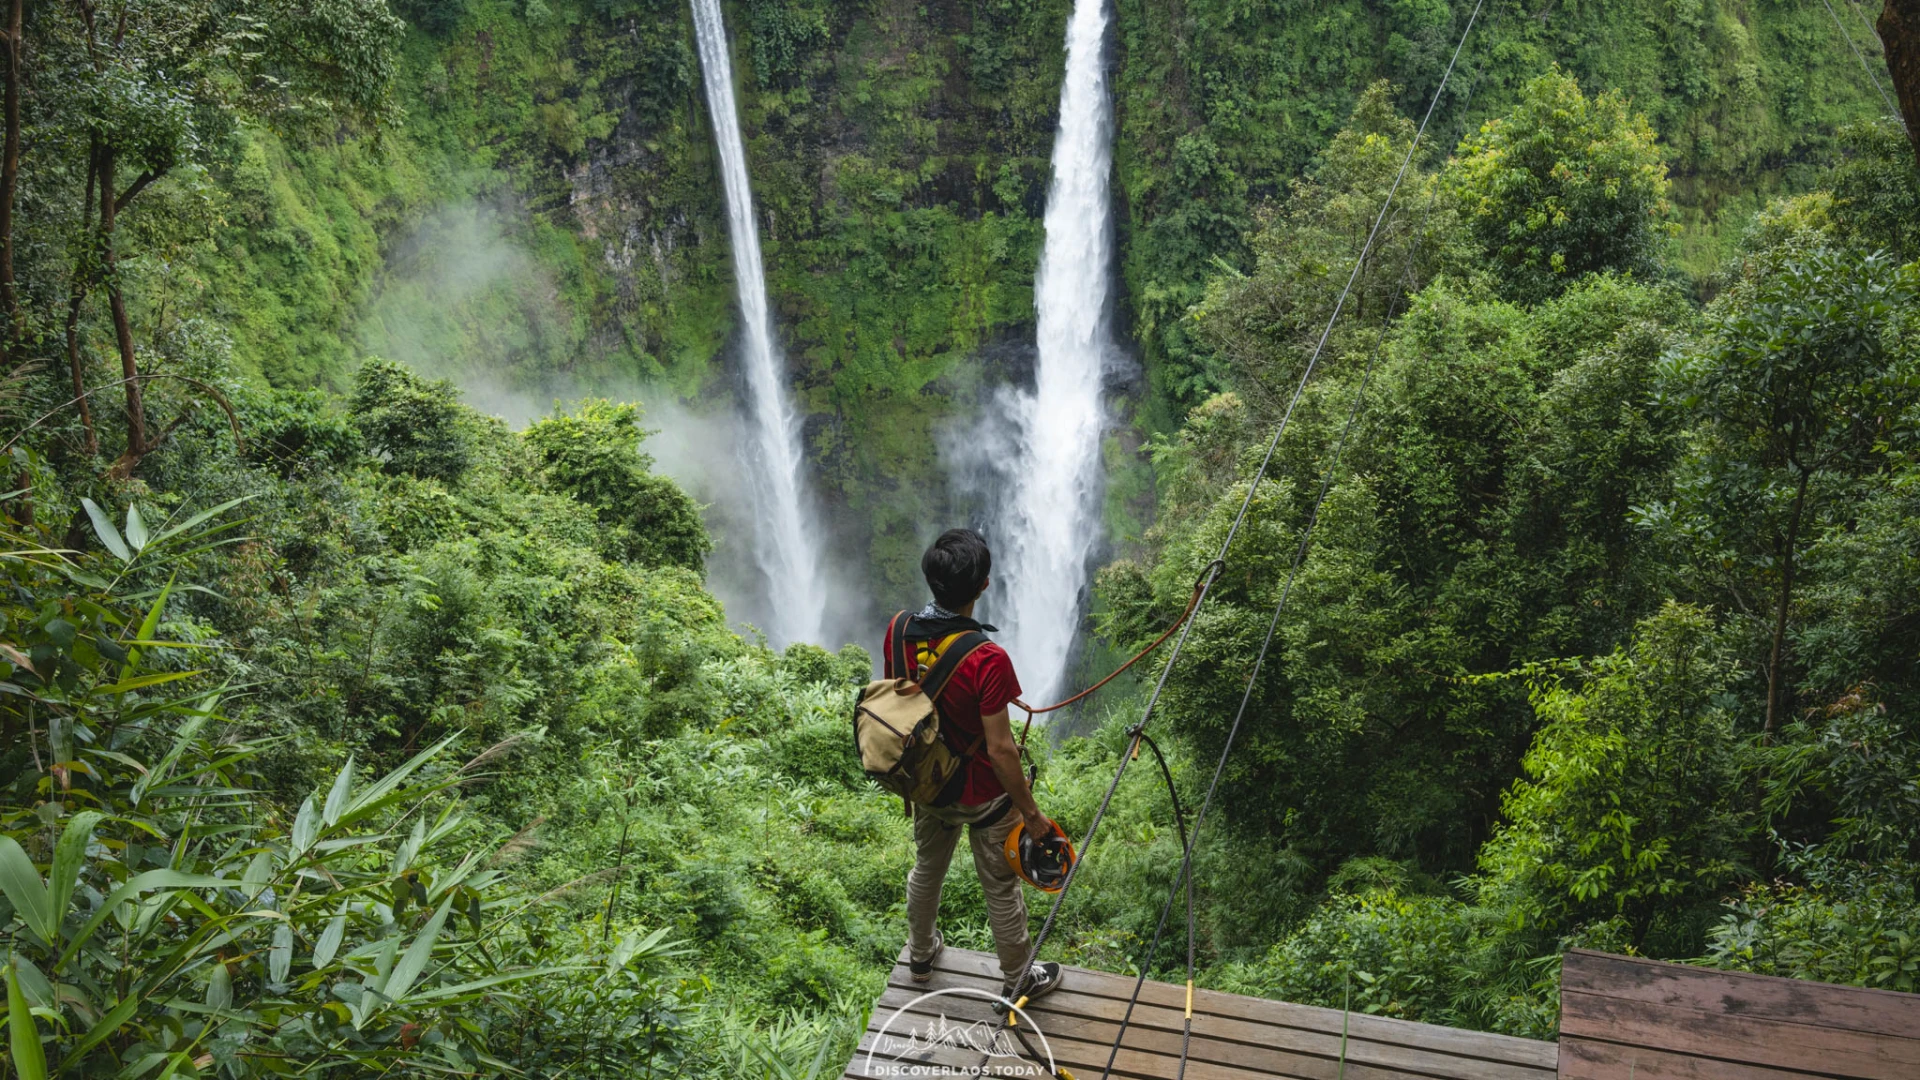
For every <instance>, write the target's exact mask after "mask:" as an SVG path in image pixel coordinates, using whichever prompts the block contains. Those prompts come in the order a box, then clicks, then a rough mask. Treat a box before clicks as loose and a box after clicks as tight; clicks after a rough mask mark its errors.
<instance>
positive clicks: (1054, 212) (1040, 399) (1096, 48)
mask: <svg viewBox="0 0 1920 1080" xmlns="http://www.w3.org/2000/svg"><path fill="white" fill-rule="evenodd" d="M1106 33H1107V12H1106V0H1075V3H1074V5H1073V14H1072V15H1071V16H1070V17H1069V18H1068V22H1067V69H1066V78H1065V80H1064V81H1063V82H1062V83H1061V87H1060V130H1059V132H1058V134H1056V135H1055V137H1054V144H1053V183H1052V187H1051V188H1050V189H1049V190H1048V193H1047V215H1046V242H1045V246H1044V247H1043V248H1042V251H1041V255H1040V268H1039V272H1038V273H1037V274H1036V275H1035V277H1034V302H1035V306H1036V308H1037V309H1038V322H1039V327H1038V341H1037V344H1038V346H1039V358H1038V362H1037V366H1036V369H1035V373H1034V389H1033V392H1032V393H1031V394H1026V393H1008V394H1007V395H1006V396H1005V398H1004V402H1003V407H1005V408H1006V409H1007V410H1008V412H1009V413H1010V414H1011V416H1012V419H1013V421H1014V424H1015V428H1016V431H1017V433H1018V443H1019V445H1018V447H1017V457H1016V460H1015V464H1014V468H1013V470H1012V479H1013V485H1012V492H1011V497H1010V498H1009V499H1008V501H1007V502H1006V503H1005V504H1004V506H1003V509H1002V511H1001V515H1000V520H999V523H998V527H997V528H995V530H994V532H995V533H996V534H997V535H998V538H999V541H1000V546H1001V548H1002V549H1003V550H1004V554H1003V555H1002V557H1001V565H1002V567H1003V571H1002V573H1001V574H1000V575H999V576H1000V577H1001V579H1002V583H1001V585H1000V586H998V588H997V592H998V593H999V596H998V597H997V603H996V604H995V611H996V613H998V614H999V615H1000V617H1001V618H1003V619H1005V625H1006V627H1007V630H1008V636H1009V638H1010V647H1011V649H1012V652H1013V656H1014V662H1015V663H1016V664H1017V665H1019V668H1020V671H1021V673H1022V681H1023V682H1024V683H1025V689H1026V698H1027V700H1029V701H1033V702H1036V703H1038V702H1043V701H1051V700H1053V699H1054V698H1055V697H1056V696H1058V693H1059V691H1060V689H1061V688H1062V686H1063V684H1064V681H1065V677H1066V669H1067V662H1068V660H1069V659H1070V657H1071V655H1072V652H1073V644H1074V639H1075V637H1076V636H1077V635H1078V632H1079V629H1080V619H1081V610H1082V605H1083V603H1084V594H1085V591H1086V585H1087V573H1088V568H1089V564H1090V562H1091V561H1092V558H1093V553H1094V548H1095V546H1096V545H1097V543H1098V542H1099V538H1100V513H1099V512H1100V483H1101V475H1100V472H1101V471H1100V439H1101V435H1102V433H1103V431H1104V429H1105V427H1106V414H1105V410H1104V408H1103V406H1102V404H1101V400H1100V393H1101V381H1102V375H1103V373H1104V371H1105V369H1106V365H1107V361H1108V358H1109V357H1110V356H1111V354H1112V352H1113V333H1112V326H1111V317H1110V316H1111V313H1110V300H1111V296H1110V294H1111V291H1112V288H1111V283H1110V274H1111V269H1112V265H1113V251H1112V244H1113V223H1112V220H1111V213H1112V212H1111V210H1110V206H1109V202H1110V200H1109V193H1108V174H1109V173H1110V171H1111V169H1112V162H1113V107H1112V104H1111V102H1110V100H1109V98H1108V91H1107V72H1106V57H1105V45H1106Z"/></svg>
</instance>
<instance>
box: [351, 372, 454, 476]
mask: <svg viewBox="0 0 1920 1080" xmlns="http://www.w3.org/2000/svg"><path fill="white" fill-rule="evenodd" d="M353 422H354V425H355V426H356V427H358V428H359V429H360V433H361V434H362V435H363V436H365V437H366V440H367V448H368V449H369V450H372V451H373V452H374V453H375V454H377V455H379V456H380V457H383V458H385V459H386V462H387V469H388V471H390V472H397V473H411V474H412V475H414V476H421V477H430V478H433V479H436V480H442V481H446V482H448V483H451V482H453V481H456V480H458V479H460V477H461V475H462V474H463V473H465V472H466V471H467V466H468V464H469V463H470V462H471V461H472V459H473V440H472V435H471V433H470V432H469V431H468V428H467V423H466V419H465V417H464V415H463V414H462V411H461V408H460V391H459V390H457V389H455V387H454V385H453V384H452V383H450V382H448V381H446V380H445V379H438V380H435V381H432V382H429V381H427V380H426V379H422V378H421V377H420V376H418V375H415V374H414V373H413V372H411V371H408V370H407V369H406V368H405V367H404V366H402V365H400V364H396V363H394V362H393V361H391V360H382V359H380V358H378V357H373V358H371V359H369V360H368V361H367V362H366V363H365V364H363V365H361V367H360V372H359V374H358V375H357V376H356V377H355V379H354V389H353Z"/></svg>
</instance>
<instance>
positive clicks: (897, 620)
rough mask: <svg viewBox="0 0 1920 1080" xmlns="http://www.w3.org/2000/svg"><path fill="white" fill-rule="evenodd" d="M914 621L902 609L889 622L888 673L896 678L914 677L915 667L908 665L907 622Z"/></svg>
mask: <svg viewBox="0 0 1920 1080" xmlns="http://www.w3.org/2000/svg"><path fill="white" fill-rule="evenodd" d="M912 621H913V620H912V619H910V618H908V616H907V613H906V612H904V611H901V612H896V613H895V614H894V616H893V618H892V620H891V621H889V622H888V623H887V674H888V675H889V676H891V677H892V678H895V679H911V678H913V669H912V668H910V667H908V666H907V624H908V623H910V622H912Z"/></svg>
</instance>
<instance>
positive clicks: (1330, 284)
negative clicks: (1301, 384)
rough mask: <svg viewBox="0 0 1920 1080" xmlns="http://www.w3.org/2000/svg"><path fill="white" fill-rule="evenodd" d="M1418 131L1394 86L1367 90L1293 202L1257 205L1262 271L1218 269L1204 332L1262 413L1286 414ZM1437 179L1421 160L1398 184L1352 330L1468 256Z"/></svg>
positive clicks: (1363, 276)
mask: <svg viewBox="0 0 1920 1080" xmlns="http://www.w3.org/2000/svg"><path fill="white" fill-rule="evenodd" d="M1414 130H1415V129H1414V125H1413V122H1412V121H1411V120H1408V119H1407V118H1405V117H1403V116H1401V115H1400V114H1398V113H1397V112H1395V111H1394V108H1393V87H1392V86H1391V85H1390V84H1389V83H1387V82H1386V81H1385V80H1381V81H1379V82H1376V83H1374V84H1373V85H1372V86H1371V87H1369V88H1368V89H1367V91H1366V93H1364V94H1362V95H1361V97H1360V100H1359V101H1358V102H1357V103H1356V104H1355V105H1354V109H1353V115H1352V117H1351V118H1350V119H1349V120H1348V121H1347V126H1346V128H1345V129H1344V130H1342V131H1341V132H1340V134H1338V135H1336V136H1335V137H1334V139H1333V141H1332V142H1331V143H1330V144H1329V145H1328V146H1327V149H1326V150H1325V152H1323V153H1322V154H1321V156H1320V160H1319V163H1318V165H1317V166H1316V167H1315V168H1314V170H1313V172H1312V173H1311V174H1310V175H1309V176H1307V177H1305V178H1302V179H1300V180H1296V181H1295V182H1294V184H1293V189H1292V192H1291V194H1290V195H1289V196H1288V199H1287V202H1286V205H1285V207H1284V208H1278V209H1276V208H1273V207H1266V208H1263V209H1262V210H1261V211H1260V212H1259V215H1258V219H1259V222H1260V229H1259V231H1258V232H1256V233H1255V234H1254V235H1253V237H1252V240H1251V246H1252V249H1253V254H1254V257H1255V260H1256V262H1255V266H1254V269H1253V271H1252V272H1251V273H1248V274H1238V273H1234V274H1226V275H1222V276H1219V277H1216V278H1214V279H1213V280H1212V281H1211V282H1209V283H1208V288H1207V295H1206V299H1205V300H1204V301H1203V302H1201V303H1200V304H1199V305H1198V306H1197V307H1195V308H1194V315H1195V318H1196V320H1197V321H1198V323H1199V333H1200V339H1201V341H1202V342H1203V343H1204V344H1205V345H1206V346H1207V347H1208V348H1209V349H1210V350H1211V351H1212V352H1213V353H1214V354H1215V355H1217V356H1218V357H1220V358H1221V359H1224V360H1225V361H1227V362H1228V364H1229V365H1230V366H1231V370H1230V372H1226V373H1223V374H1226V375H1228V376H1229V380H1230V382H1231V384H1232V385H1233V387H1234V388H1235V390H1236V391H1237V392H1238V393H1239V394H1240V395H1241V396H1242V397H1243V398H1244V399H1246V400H1248V401H1249V402H1251V403H1253V404H1255V405H1258V406H1260V407H1261V409H1262V411H1263V412H1266V411H1272V412H1277V411H1278V408H1277V405H1276V403H1274V402H1273V401H1272V400H1271V399H1272V398H1273V397H1274V396H1275V395H1281V400H1282V401H1284V400H1285V398H1284V395H1285V393H1286V392H1287V391H1290V390H1291V389H1292V387H1293V383H1294V382H1295V380H1297V379H1298V377H1299V371H1300V368H1301V367H1302V366H1303V365H1304V364H1305V363H1306V359H1307V357H1308V356H1309V355H1310V354H1311V353H1312V351H1313V348H1314V346H1315V345H1316V344H1317V343H1318V341H1319V339H1320V334H1321V332H1322V331H1323V330H1324V329H1325V328H1326V323H1327V317H1328V316H1329V315H1330V314H1332V312H1333V305H1334V302H1335V301H1336V300H1337V299H1338V297H1339V295H1340V292H1341V289H1342V287H1343V286H1344V285H1345V284H1346V282H1347V278H1348V276H1349V275H1350V274H1351V273H1352V271H1353V264H1354V260H1356V259H1358V258H1359V257H1360V250H1361V248H1362V247H1364V246H1365V245H1366V243H1367V239H1368V237H1369V236H1370V235H1371V234H1372V230H1373V224H1374V221H1375V220H1376V219H1377V218H1378V217H1379V214H1380V207H1381V204H1382V203H1384V202H1385V201H1386V198H1387V192H1388V191H1389V190H1391V189H1392V188H1393V186H1394V181H1395V179H1396V178H1397V177H1398V176H1399V172H1400V165H1401V163H1402V162H1403V161H1405V160H1406V156H1407V149H1408V146H1409V144H1411V143H1412V142H1413V137H1414ZM1430 181H1431V177H1430V176H1428V175H1427V174H1426V173H1424V172H1423V171H1422V170H1421V169H1420V168H1419V162H1418V161H1416V163H1415V166H1414V168H1413V169H1412V171H1411V172H1410V173H1409V175H1408V176H1407V177H1406V178H1405V180H1404V181H1402V182H1401V184H1400V187H1399V194H1398V195H1397V196H1396V197H1395V203H1394V206H1395V212H1394V213H1393V214H1391V215H1389V216H1388V218H1387V219H1386V221H1385V222H1383V223H1382V224H1381V228H1380V232H1379V234H1378V235H1377V236H1374V237H1373V248H1372V250H1371V252H1370V253H1369V255H1368V256H1367V263H1366V265H1365V266H1363V267H1361V269H1360V275H1359V277H1358V278H1357V279H1355V281H1354V289H1353V293H1352V295H1351V296H1350V297H1349V298H1348V300H1347V304H1346V307H1345V308H1344V309H1343V311H1344V313H1343V314H1342V316H1341V321H1340V325H1339V330H1340V332H1341V333H1342V334H1343V335H1345V334H1350V333H1351V332H1352V331H1353V328H1355V327H1359V326H1375V327H1377V326H1379V325H1381V324H1383V323H1385V321H1386V319H1387V315H1388V313H1389V310H1390V309H1391V308H1392V307H1393V306H1394V305H1396V304H1399V303H1400V302H1401V301H1402V299H1403V298H1404V297H1405V296H1406V295H1408V294H1410V293H1413V292H1417V291H1419V289H1420V287H1421V286H1422V285H1424V284H1425V283H1426V282H1427V281H1428V280H1430V279H1431V278H1432V277H1433V276H1434V274H1435V273H1436V272H1438V270H1439V269H1440V268H1442V267H1445V266H1448V265H1450V263H1457V262H1460V261H1464V260H1463V256H1464V254H1465V253H1464V252H1462V251H1460V250H1457V249H1458V248H1460V247H1461V246H1462V244H1461V243H1460V236H1459V232H1460V230H1459V226H1458V222H1457V220H1456V218H1455V216H1454V214H1453V212H1452V210H1451V207H1449V206H1446V205H1442V204H1439V203H1437V202H1436V200H1435V199H1434V198H1433V191H1432V189H1431V186H1430ZM1335 344H1336V345H1337V344H1338V343H1337V342H1336V343H1335ZM1175 390H1176V392H1177V393H1185V392H1186V391H1185V389H1183V388H1179V387H1176V388H1175Z"/></svg>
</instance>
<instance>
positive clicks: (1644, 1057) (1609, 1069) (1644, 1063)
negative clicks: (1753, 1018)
mask: <svg viewBox="0 0 1920 1080" xmlns="http://www.w3.org/2000/svg"><path fill="white" fill-rule="evenodd" d="M1809 1078H1820V1080H1846V1078H1845V1077H1844V1075H1843V1074H1840V1073H1821V1072H1801V1071H1798V1070H1792V1069H1773V1068H1768V1067H1767V1066H1765V1065H1755V1064H1750V1063H1748V1062H1744V1061H1725V1060H1722V1059H1719V1058H1712V1057H1699V1056H1696V1055H1693V1054H1681V1053H1675V1052H1674V1051H1671V1050H1657V1049H1652V1048H1649V1047H1644V1046H1622V1045H1620V1044H1618V1043H1609V1042H1596V1041H1594V1040H1592V1039H1586V1038H1562V1039H1561V1040H1560V1080H1809Z"/></svg>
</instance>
